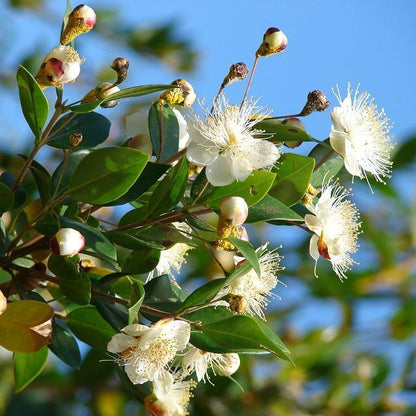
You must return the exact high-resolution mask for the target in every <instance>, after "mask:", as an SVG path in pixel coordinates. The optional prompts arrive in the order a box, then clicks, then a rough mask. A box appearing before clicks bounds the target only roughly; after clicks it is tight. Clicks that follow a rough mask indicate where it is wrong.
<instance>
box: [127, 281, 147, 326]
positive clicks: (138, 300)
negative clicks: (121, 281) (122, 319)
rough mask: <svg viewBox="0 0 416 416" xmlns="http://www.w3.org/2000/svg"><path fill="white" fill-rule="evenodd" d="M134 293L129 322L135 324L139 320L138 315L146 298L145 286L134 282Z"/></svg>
mask: <svg viewBox="0 0 416 416" xmlns="http://www.w3.org/2000/svg"><path fill="white" fill-rule="evenodd" d="M132 289H133V293H132V296H131V298H130V302H129V306H128V309H129V324H135V323H137V322H138V319H139V318H138V315H139V311H140V307H141V306H142V303H143V300H144V295H145V293H144V289H143V286H142V285H140V284H137V283H135V282H134V283H133V284H132Z"/></svg>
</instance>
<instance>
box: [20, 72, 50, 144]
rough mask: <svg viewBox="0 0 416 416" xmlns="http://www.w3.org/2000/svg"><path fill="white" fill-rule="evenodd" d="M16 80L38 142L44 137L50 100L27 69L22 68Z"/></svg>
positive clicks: (23, 107) (26, 115)
mask: <svg viewBox="0 0 416 416" xmlns="http://www.w3.org/2000/svg"><path fill="white" fill-rule="evenodd" d="M16 78H17V85H18V87H19V98H20V105H21V107H22V111H23V115H24V116H25V119H26V121H27V124H28V125H29V127H30V129H31V130H32V132H33V134H34V135H35V137H36V141H38V140H39V139H40V136H41V135H42V128H43V125H44V124H45V122H46V119H47V118H48V113H49V104H48V100H47V99H46V97H45V94H44V93H43V91H42V88H40V86H39V84H38V83H37V81H36V80H35V78H34V77H33V76H32V74H31V73H30V72H29V71H28V70H27V69H26V68H24V67H23V66H20V67H19V69H18V70H17V75H16Z"/></svg>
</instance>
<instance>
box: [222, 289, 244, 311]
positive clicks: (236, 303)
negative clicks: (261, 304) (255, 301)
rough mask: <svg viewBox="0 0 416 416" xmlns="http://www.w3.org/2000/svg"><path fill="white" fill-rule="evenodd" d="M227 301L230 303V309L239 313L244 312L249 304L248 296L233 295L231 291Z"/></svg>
mask: <svg viewBox="0 0 416 416" xmlns="http://www.w3.org/2000/svg"><path fill="white" fill-rule="evenodd" d="M227 301H228V304H229V305H230V309H231V310H232V311H233V312H237V313H244V311H245V310H246V309H247V306H248V303H247V300H246V298H245V297H244V296H242V295H233V294H232V293H230V294H229V295H228V299H227Z"/></svg>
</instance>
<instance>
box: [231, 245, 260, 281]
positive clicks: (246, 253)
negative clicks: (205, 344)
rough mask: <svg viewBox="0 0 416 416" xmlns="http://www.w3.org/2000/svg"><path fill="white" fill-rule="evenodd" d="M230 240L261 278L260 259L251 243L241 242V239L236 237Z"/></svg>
mask: <svg viewBox="0 0 416 416" xmlns="http://www.w3.org/2000/svg"><path fill="white" fill-rule="evenodd" d="M228 240H230V241H231V243H232V244H233V245H234V246H235V247H237V249H238V251H239V252H240V254H241V255H242V256H243V257H245V259H246V260H247V261H248V262H249V263H250V264H251V266H252V267H253V269H254V271H255V272H256V273H257V275H258V276H260V274H261V271H260V264H259V259H258V257H257V254H256V252H255V250H254V248H253V246H252V245H251V243H249V242H248V241H244V240H240V239H239V238H235V237H228Z"/></svg>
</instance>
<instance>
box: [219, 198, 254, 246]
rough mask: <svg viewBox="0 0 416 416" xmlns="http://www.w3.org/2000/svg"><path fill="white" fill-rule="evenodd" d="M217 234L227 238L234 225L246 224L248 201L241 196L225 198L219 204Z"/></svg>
mask: <svg viewBox="0 0 416 416" xmlns="http://www.w3.org/2000/svg"><path fill="white" fill-rule="evenodd" d="M218 208H219V214H220V217H219V219H218V226H217V234H218V236H219V237H221V238H227V237H228V236H229V235H230V234H231V231H232V229H233V228H234V227H238V226H240V225H242V224H244V221H245V220H246V219H247V216H248V206H247V203H246V201H245V200H244V199H243V198H241V197H239V196H229V197H227V198H224V199H223V200H222V201H221V202H220V205H219V207H218Z"/></svg>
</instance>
